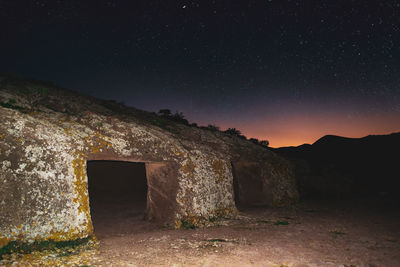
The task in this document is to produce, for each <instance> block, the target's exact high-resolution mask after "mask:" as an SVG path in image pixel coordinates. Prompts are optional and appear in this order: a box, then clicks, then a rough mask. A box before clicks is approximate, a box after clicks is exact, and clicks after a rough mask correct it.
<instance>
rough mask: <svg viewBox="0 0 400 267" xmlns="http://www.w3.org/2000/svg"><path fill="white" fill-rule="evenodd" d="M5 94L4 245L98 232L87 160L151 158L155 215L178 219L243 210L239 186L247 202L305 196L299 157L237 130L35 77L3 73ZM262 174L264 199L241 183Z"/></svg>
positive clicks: (0, 189)
mask: <svg viewBox="0 0 400 267" xmlns="http://www.w3.org/2000/svg"><path fill="white" fill-rule="evenodd" d="M0 103H1V106H0V119H1V121H2V123H1V124H0V248H1V247H3V246H6V245H7V244H8V243H9V242H10V241H22V242H28V243H29V242H33V241H41V240H53V241H67V240H75V239H81V238H86V237H88V236H91V235H92V234H93V227H92V222H91V216H90V208H89V205H90V204H89V198H88V190H87V179H88V178H87V173H86V163H87V161H88V160H119V161H131V162H145V164H146V175H147V180H148V200H147V217H148V219H151V220H154V221H158V222H160V223H163V224H168V225H170V226H174V227H177V228H179V227H181V225H182V223H189V224H191V225H195V226H198V225H203V224H205V222H207V221H208V220H209V219H211V218H214V217H218V216H228V217H229V216H234V215H235V214H236V212H237V209H236V205H235V201H234V194H235V193H236V194H237V195H239V199H240V200H241V201H243V202H246V204H252V203H253V202H257V203H258V202H262V204H265V205H272V206H273V205H275V206H276V205H286V204H289V203H291V202H294V201H297V199H298V194H297V191H296V188H295V184H294V178H293V173H292V169H291V166H290V165H289V164H288V163H287V162H286V161H285V160H284V159H282V158H280V157H278V156H277V155H275V154H274V153H273V152H271V151H268V150H266V149H265V148H262V147H260V146H257V145H255V144H253V143H251V142H248V141H246V140H243V139H240V138H237V137H235V136H229V135H226V134H224V133H221V132H212V131H207V130H204V129H200V128H197V127H190V126H187V125H183V124H179V123H176V122H174V121H169V120H167V119H165V118H160V117H159V116H157V115H156V114H154V113H149V112H144V111H140V110H137V109H134V108H129V107H125V106H124V105H121V104H118V103H116V102H113V101H104V100H99V99H94V98H91V97H87V96H83V95H80V94H77V93H74V92H71V91H67V90H63V89H60V88H57V87H55V86H53V85H50V84H46V83H43V82H38V81H33V80H21V79H15V78H10V77H3V78H2V79H0ZM232 166H234V167H233V168H234V169H235V168H238V170H237V176H238V179H237V182H238V188H239V189H238V191H237V192H234V186H233V173H232ZM243 166H246V168H247V169H246V168H244V167H243ZM249 173H251V175H250V176H248V174H249ZM253 182H254V183H255V184H257V186H256V187H257V189H260V190H258V191H257V198H256V200H253V199H251V198H250V197H248V195H247V193H243V194H242V195H241V191H240V190H242V191H243V190H244V189H243V188H248V187H254V184H252V183H253ZM259 185H261V187H259ZM243 192H245V191H243ZM253 204H255V203H253Z"/></svg>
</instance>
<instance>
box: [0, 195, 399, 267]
mask: <svg viewBox="0 0 400 267" xmlns="http://www.w3.org/2000/svg"><path fill="white" fill-rule="evenodd" d="M141 208H142V206H140V205H139V206H137V207H136V209H133V208H132V207H129V208H128V207H124V206H123V205H118V206H115V205H108V206H106V207H105V206H103V207H102V210H101V212H96V214H93V219H94V226H95V233H96V236H97V237H98V239H99V241H100V245H99V248H98V250H97V251H96V253H92V254H90V255H89V254H88V255H86V258H87V259H88V263H87V265H89V266H348V267H350V266H400V227H399V226H400V210H399V207H398V206H393V205H391V204H390V203H385V202H384V201H382V200H380V201H377V200H365V199H358V200H352V201H347V202H345V201H313V202H307V203H301V204H299V205H296V206H293V207H290V208H278V209H276V208H275V209H274V208H268V207H258V208H252V209H247V210H245V211H243V212H240V214H239V216H238V218H237V219H224V220H219V221H217V222H216V226H213V227H209V228H198V229H189V230H172V229H166V228H162V227H160V226H158V225H155V224H152V223H149V222H146V221H145V220H143V212H140V209H141ZM13 261H14V266H23V265H24V263H25V266H29V261H21V259H18V257H14V258H13ZM75 262H76V261H75ZM3 263H5V261H4V262H3ZM11 263H12V262H11V261H10V260H9V261H8V264H11ZM60 264H61V263H60ZM63 264H64V265H69V263H68V262H67V261H65V260H64V261H63ZM79 264H82V262H80V263H79V261H78V264H77V265H79ZM85 264H86V263H85ZM0 265H1V264H0Z"/></svg>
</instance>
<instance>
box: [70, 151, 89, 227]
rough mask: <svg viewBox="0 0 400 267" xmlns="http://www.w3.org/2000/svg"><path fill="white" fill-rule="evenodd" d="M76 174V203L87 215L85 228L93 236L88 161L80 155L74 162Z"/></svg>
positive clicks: (81, 211)
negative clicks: (87, 171) (87, 175)
mask: <svg viewBox="0 0 400 267" xmlns="http://www.w3.org/2000/svg"><path fill="white" fill-rule="evenodd" d="M72 165H73V168H74V174H75V182H74V192H75V197H74V199H73V201H74V203H75V204H77V205H78V211H79V212H80V213H84V214H85V215H86V223H85V225H84V226H85V227H86V229H87V231H88V234H92V232H93V226H92V221H91V218H90V207H89V196H88V189H87V188H88V185H87V181H86V169H85V167H86V159H85V158H84V157H82V156H81V155H79V156H78V157H77V158H76V159H74V160H73V161H72Z"/></svg>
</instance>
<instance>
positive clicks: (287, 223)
mask: <svg viewBox="0 0 400 267" xmlns="http://www.w3.org/2000/svg"><path fill="white" fill-rule="evenodd" d="M274 225H289V222H288V221H276V222H275V223H274Z"/></svg>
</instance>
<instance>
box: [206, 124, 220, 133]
mask: <svg viewBox="0 0 400 267" xmlns="http://www.w3.org/2000/svg"><path fill="white" fill-rule="evenodd" d="M207 129H208V130H210V131H213V132H217V131H219V127H218V126H215V125H213V124H209V125H207Z"/></svg>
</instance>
